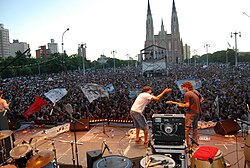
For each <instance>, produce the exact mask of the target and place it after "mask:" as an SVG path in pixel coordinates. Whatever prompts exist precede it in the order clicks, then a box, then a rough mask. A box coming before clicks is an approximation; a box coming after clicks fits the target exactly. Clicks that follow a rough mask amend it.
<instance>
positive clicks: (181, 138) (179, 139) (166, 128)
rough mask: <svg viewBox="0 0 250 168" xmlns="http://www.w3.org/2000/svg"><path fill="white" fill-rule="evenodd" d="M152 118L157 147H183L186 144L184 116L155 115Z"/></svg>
mask: <svg viewBox="0 0 250 168" xmlns="http://www.w3.org/2000/svg"><path fill="white" fill-rule="evenodd" d="M152 118H153V121H152V134H153V139H154V144H155V145H183V144H184V143H185V116H184V114H154V115H153V117H152Z"/></svg>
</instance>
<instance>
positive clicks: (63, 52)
mask: <svg viewBox="0 0 250 168" xmlns="http://www.w3.org/2000/svg"><path fill="white" fill-rule="evenodd" d="M66 31H69V28H67V29H66V30H65V31H64V32H63V34H62V66H63V67H62V68H63V71H64V63H65V62H64V54H65V51H64V50H63V36H64V34H65V33H66Z"/></svg>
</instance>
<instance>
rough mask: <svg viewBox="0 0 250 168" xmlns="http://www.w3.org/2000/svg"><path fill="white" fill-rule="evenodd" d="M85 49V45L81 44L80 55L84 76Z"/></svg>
mask: <svg viewBox="0 0 250 168" xmlns="http://www.w3.org/2000/svg"><path fill="white" fill-rule="evenodd" d="M86 48H87V45H86V43H84V44H81V54H82V70H83V75H85V59H86Z"/></svg>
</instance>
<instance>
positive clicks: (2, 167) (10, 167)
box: [0, 164, 17, 168]
mask: <svg viewBox="0 0 250 168" xmlns="http://www.w3.org/2000/svg"><path fill="white" fill-rule="evenodd" d="M0 168H17V167H16V166H15V165H12V164H7V165H4V166H0Z"/></svg>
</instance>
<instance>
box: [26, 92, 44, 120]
mask: <svg viewBox="0 0 250 168" xmlns="http://www.w3.org/2000/svg"><path fill="white" fill-rule="evenodd" d="M46 103H47V102H46V101H45V100H43V99H42V98H41V97H40V96H36V97H35V101H34V103H33V104H32V105H31V106H30V107H29V109H28V110H27V111H26V112H24V113H23V116H24V117H25V118H28V117H29V116H30V115H32V114H34V113H36V112H37V111H38V110H40V109H41V107H42V106H43V105H45V104H46Z"/></svg>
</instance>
